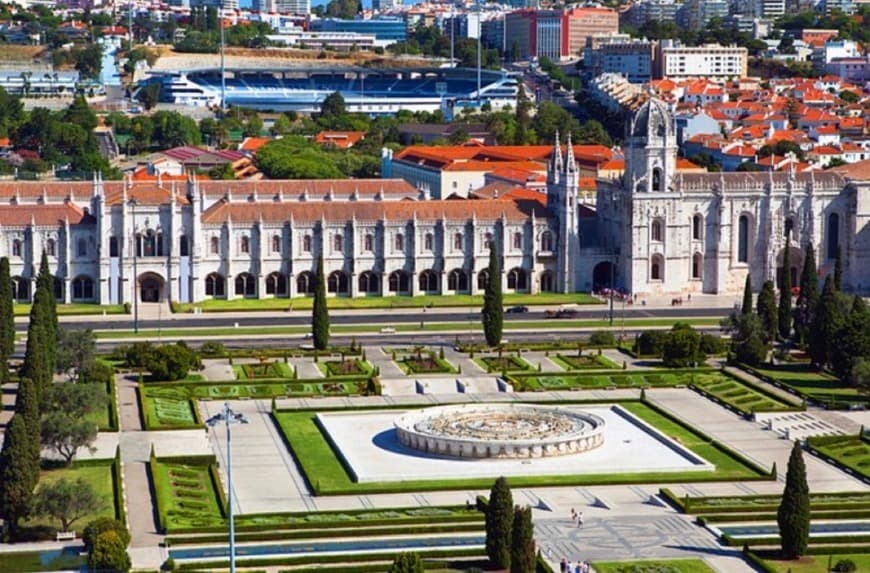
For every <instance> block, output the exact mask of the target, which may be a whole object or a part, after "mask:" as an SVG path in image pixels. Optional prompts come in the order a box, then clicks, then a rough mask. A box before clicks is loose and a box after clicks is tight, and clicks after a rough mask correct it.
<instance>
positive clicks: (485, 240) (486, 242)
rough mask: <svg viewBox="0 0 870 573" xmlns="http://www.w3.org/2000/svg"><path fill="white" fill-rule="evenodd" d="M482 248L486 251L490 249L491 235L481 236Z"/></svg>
mask: <svg viewBox="0 0 870 573" xmlns="http://www.w3.org/2000/svg"><path fill="white" fill-rule="evenodd" d="M483 246H484V247H486V248H487V249H489V248H491V247H492V233H485V234H484V235H483Z"/></svg>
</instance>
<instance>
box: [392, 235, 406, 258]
mask: <svg viewBox="0 0 870 573" xmlns="http://www.w3.org/2000/svg"><path fill="white" fill-rule="evenodd" d="M394 248H395V250H396V251H398V252H400V253H403V252H404V251H405V235H403V234H402V233H396V239H395V247H394Z"/></svg>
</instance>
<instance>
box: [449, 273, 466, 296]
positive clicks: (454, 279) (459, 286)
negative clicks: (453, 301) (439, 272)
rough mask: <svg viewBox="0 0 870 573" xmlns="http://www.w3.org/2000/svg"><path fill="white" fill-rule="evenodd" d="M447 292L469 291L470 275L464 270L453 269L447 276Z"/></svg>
mask: <svg viewBox="0 0 870 573" xmlns="http://www.w3.org/2000/svg"><path fill="white" fill-rule="evenodd" d="M447 290H451V291H457V292H462V291H467V290H468V273H466V272H465V271H463V270H462V269H453V270H452V271H450V274H449V275H447Z"/></svg>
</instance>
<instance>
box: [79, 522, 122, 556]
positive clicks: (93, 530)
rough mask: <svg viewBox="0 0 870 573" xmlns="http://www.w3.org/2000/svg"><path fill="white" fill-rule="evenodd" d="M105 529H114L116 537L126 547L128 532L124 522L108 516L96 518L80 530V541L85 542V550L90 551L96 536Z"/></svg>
mask: <svg viewBox="0 0 870 573" xmlns="http://www.w3.org/2000/svg"><path fill="white" fill-rule="evenodd" d="M106 531H114V532H115V533H117V534H118V538H119V539H120V540H121V542H122V543H123V544H124V547H127V546H128V545H129V544H130V532H129V531H127V528H126V527H124V524H123V523H121V522H120V521H118V520H117V519H112V518H110V517H100V518H97V519H95V520H93V521H91V522H90V523H88V525H87V526H86V527H85V530H84V531H83V532H82V541H83V542H84V544H85V551H87V552H90V551H91V550H92V549H93V547H94V542H95V541H96V539H97V537H98V536H99V535H100V534H101V533H103V532H106Z"/></svg>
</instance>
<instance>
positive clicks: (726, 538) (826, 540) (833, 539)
mask: <svg viewBox="0 0 870 573" xmlns="http://www.w3.org/2000/svg"><path fill="white" fill-rule="evenodd" d="M719 540H720V541H721V542H722V543H723V544H724V545H727V546H728V547H742V546H743V545H749V546H750V547H751V546H753V545H776V546H779V536H775V537H774V536H769V537H752V538H749V537H747V538H740V539H735V538H734V537H732V536H730V535H728V534H727V533H723V534H722V535H721V536H719ZM854 543H870V534H864V535H830V536H829V535H826V536H824V537H815V538H814V537H812V535H811V536H810V547H812V546H813V545H838V546H839V545H851V544H854ZM841 551H843V550H842V549H841Z"/></svg>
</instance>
